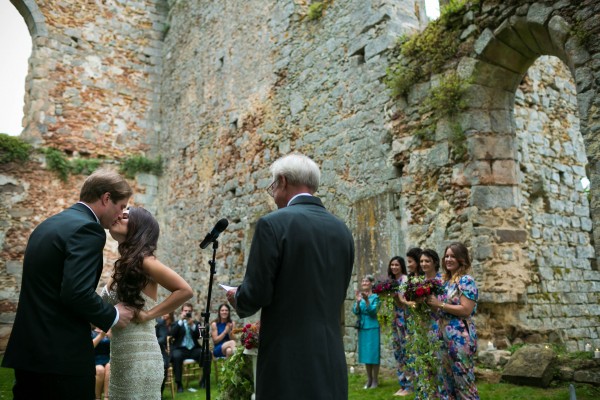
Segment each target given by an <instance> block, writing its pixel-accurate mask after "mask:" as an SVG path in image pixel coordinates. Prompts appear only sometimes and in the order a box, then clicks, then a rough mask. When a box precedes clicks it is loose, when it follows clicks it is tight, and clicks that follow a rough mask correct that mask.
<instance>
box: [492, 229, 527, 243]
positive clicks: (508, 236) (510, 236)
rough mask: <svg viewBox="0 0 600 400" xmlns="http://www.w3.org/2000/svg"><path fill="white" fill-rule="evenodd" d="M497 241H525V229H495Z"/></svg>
mask: <svg viewBox="0 0 600 400" xmlns="http://www.w3.org/2000/svg"><path fill="white" fill-rule="evenodd" d="M496 236H497V237H498V243H525V242H527V236H528V235H527V231H526V230H523V229H497V230H496Z"/></svg>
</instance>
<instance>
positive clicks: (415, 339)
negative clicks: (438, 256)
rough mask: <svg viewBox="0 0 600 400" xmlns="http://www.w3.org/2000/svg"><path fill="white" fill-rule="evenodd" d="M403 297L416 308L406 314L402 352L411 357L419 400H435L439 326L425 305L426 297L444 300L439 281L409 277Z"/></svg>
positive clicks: (414, 382)
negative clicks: (421, 399) (429, 399)
mask: <svg viewBox="0 0 600 400" xmlns="http://www.w3.org/2000/svg"><path fill="white" fill-rule="evenodd" d="M400 290H402V291H403V292H404V297H405V298H406V300H408V301H413V302H415V304H414V305H413V306H412V307H411V308H410V311H407V313H406V329H407V336H406V343H405V349H406V352H407V354H410V355H411V356H410V357H409V358H408V360H407V367H408V370H409V371H412V375H413V377H412V381H413V385H414V390H415V392H416V393H417V397H418V398H435V397H436V394H437V393H438V385H439V382H438V381H437V379H438V368H439V359H438V356H439V354H438V353H439V351H440V347H441V342H440V340H439V338H438V329H439V328H438V323H437V321H436V318H435V311H433V310H432V309H431V308H429V306H428V305H427V304H426V303H425V301H424V300H425V298H427V296H430V295H433V296H442V297H444V296H445V291H444V287H443V286H442V282H441V281H440V280H439V279H426V278H424V277H421V276H413V277H410V278H409V280H408V282H405V283H403V284H402V285H401V289H400Z"/></svg>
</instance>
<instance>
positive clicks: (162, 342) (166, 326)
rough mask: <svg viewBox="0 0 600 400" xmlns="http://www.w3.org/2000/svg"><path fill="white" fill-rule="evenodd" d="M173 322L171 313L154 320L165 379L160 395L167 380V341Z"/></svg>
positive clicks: (168, 362)
mask: <svg viewBox="0 0 600 400" xmlns="http://www.w3.org/2000/svg"><path fill="white" fill-rule="evenodd" d="M173 321H175V317H174V316H173V313H172V312H171V313H168V314H165V315H163V316H162V317H160V318H157V319H156V328H155V329H156V338H157V339H158V345H159V346H160V352H161V354H162V356H163V361H164V363H165V378H164V379H163V383H162V386H161V387H160V393H161V394H162V392H163V391H164V390H165V381H166V380H167V374H168V372H169V364H170V362H171V355H170V354H169V349H168V347H169V346H167V341H168V340H169V337H170V336H171V335H172V330H173Z"/></svg>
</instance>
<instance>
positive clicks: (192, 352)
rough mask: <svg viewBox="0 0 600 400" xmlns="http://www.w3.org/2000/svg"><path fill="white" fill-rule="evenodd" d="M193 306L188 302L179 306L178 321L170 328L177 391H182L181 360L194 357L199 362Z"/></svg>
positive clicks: (197, 324)
mask: <svg viewBox="0 0 600 400" xmlns="http://www.w3.org/2000/svg"><path fill="white" fill-rule="evenodd" d="M193 312H194V308H193V307H192V305H191V304H190V303H185V304H184V305H183V307H182V308H181V316H180V319H179V321H177V322H176V323H174V324H173V325H172V328H171V334H172V336H173V346H172V347H171V362H172V363H173V374H174V375H175V382H176V383H177V392H178V393H181V392H183V384H182V383H181V376H182V373H183V360H186V359H188V358H191V359H194V360H196V361H197V362H198V364H200V358H201V356H202V347H201V346H200V344H199V343H198V339H199V338H200V331H199V330H198V328H199V325H200V324H199V322H198V321H196V320H194V318H193V315H192V313H193Z"/></svg>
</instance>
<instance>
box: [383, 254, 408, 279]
mask: <svg viewBox="0 0 600 400" xmlns="http://www.w3.org/2000/svg"><path fill="white" fill-rule="evenodd" d="M394 260H397V261H398V262H399V263H400V271H401V272H402V273H403V274H404V275H406V263H405V262H404V258H402V257H400V256H394V257H392V259H391V260H390V262H389V263H388V271H387V272H388V277H389V278H390V279H396V277H395V276H394V274H393V273H392V261H394Z"/></svg>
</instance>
